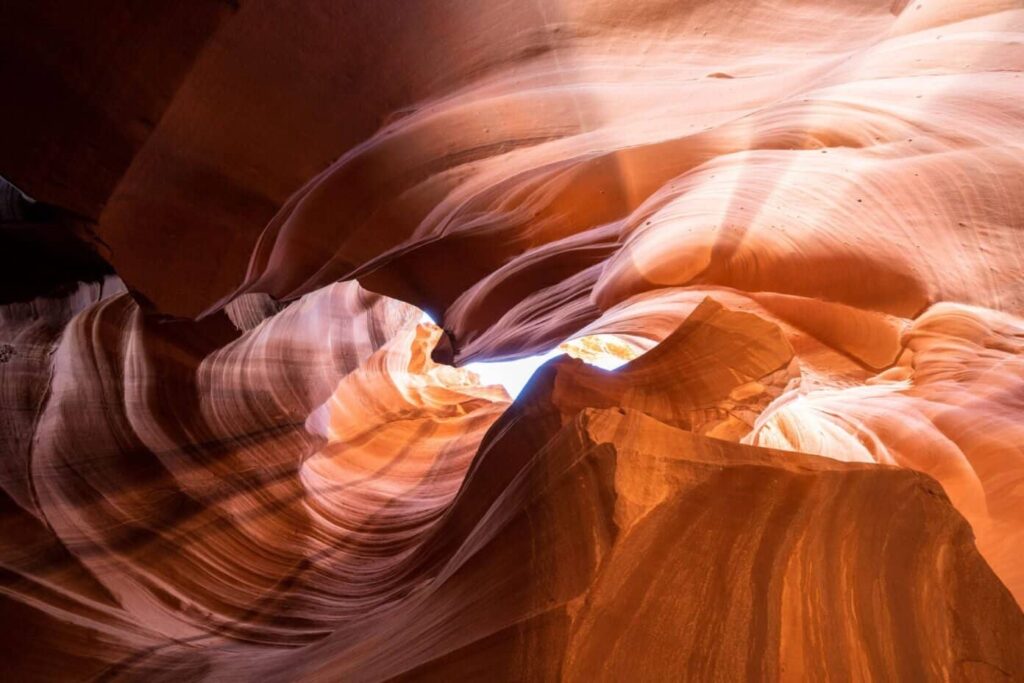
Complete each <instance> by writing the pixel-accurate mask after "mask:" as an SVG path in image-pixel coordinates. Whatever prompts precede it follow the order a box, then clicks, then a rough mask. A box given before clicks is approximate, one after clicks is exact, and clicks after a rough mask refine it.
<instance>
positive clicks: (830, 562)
mask: <svg viewBox="0 0 1024 683" xmlns="http://www.w3.org/2000/svg"><path fill="white" fill-rule="evenodd" d="M256 308H258V307H255V306H250V307H249V309H248V311H239V310H235V311H234V316H235V317H237V318H242V317H244V316H245V315H246V314H248V315H249V316H250V317H252V316H254V315H255V313H254V310H255V309H256ZM76 310H78V311H79V312H77V314H76V313H75V311H76ZM11 314H12V315H11V317H10V319H9V320H8V324H10V325H11V326H15V327H17V326H20V327H21V328H22V329H23V330H24V332H23V336H22V337H20V338H19V347H18V348H19V349H21V350H24V352H23V353H22V352H19V353H18V354H17V355H15V356H13V357H12V358H18V359H19V361H18V364H15V363H10V362H8V363H6V364H5V366H4V370H5V372H12V371H16V372H18V373H21V374H19V375H17V376H15V377H14V378H12V377H9V376H5V377H4V379H5V382H4V386H10V385H12V384H14V383H17V382H20V383H21V384H22V385H23V386H26V387H33V386H43V387H46V381H44V380H48V381H49V382H50V384H49V390H48V392H45V391H44V392H43V395H41V396H40V395H28V396H26V397H25V399H23V400H24V405H25V406H26V409H25V410H24V413H25V414H26V416H29V417H30V418H31V420H30V422H31V424H27V425H24V426H21V427H19V429H18V430H12V434H14V435H15V437H18V434H19V432H20V433H22V434H25V435H31V434H32V433H33V431H35V433H36V436H35V438H34V439H33V438H30V436H21V437H18V438H15V439H12V440H11V441H10V442H9V443H8V448H9V449H10V451H11V453H12V454H16V453H19V452H20V453H21V454H22V457H23V460H22V464H21V465H20V466H19V467H17V468H10V469H8V470H7V472H6V474H5V477H4V482H5V492H6V496H5V512H4V515H3V521H4V526H3V529H4V538H5V546H4V549H3V559H4V563H5V567H7V571H8V573H9V577H10V580H9V581H8V582H7V583H6V585H5V589H4V596H5V599H4V602H3V608H2V613H3V616H4V618H5V619H6V620H8V623H11V620H14V619H17V620H18V622H19V623H20V624H21V625H22V628H21V629H19V630H17V631H16V632H12V633H11V634H10V638H9V639H8V644H9V646H10V647H12V648H13V649H12V655H13V653H17V654H16V655H13V656H12V659H11V661H12V662H13V666H14V669H13V670H14V671H15V673H16V674H17V675H19V676H20V677H23V678H27V679H49V678H57V677H69V676H70V677H74V678H80V679H89V678H96V677H99V678H103V679H108V680H109V679H129V680H134V679H146V680H180V679H181V677H182V676H185V677H189V678H209V679H212V680H223V679H245V678H260V679H261V680H278V679H279V680H295V679H296V678H310V679H338V678H343V679H346V680H382V679H387V678H392V677H395V676H400V675H404V676H409V677H412V678H414V679H420V678H438V679H449V678H451V677H467V676H481V675H484V674H485V672H488V671H490V672H501V675H502V676H508V677H511V678H516V679H541V680H549V679H558V678H563V679H572V680H575V679H576V678H579V677H597V678H601V677H605V678H609V679H613V680H614V679H618V678H622V677H623V676H627V675H629V676H634V677H639V678H640V679H643V680H663V679H664V678H665V677H672V678H684V679H688V680H707V679H709V678H712V679H722V680H730V679H735V678H737V677H739V678H742V677H754V678H773V679H774V678H780V677H787V676H812V677H820V676H824V675H828V674H830V672H831V673H834V672H835V671H845V672H852V675H854V676H856V677H863V678H879V677H882V678H886V677H890V678H922V677H926V678H931V677H934V678H946V677H950V678H960V677H966V676H982V677H984V676H989V675H994V674H995V673H998V672H1006V673H1007V675H1009V676H1011V677H1012V676H1017V675H1022V674H1024V660H1022V659H1021V656H1020V653H1021V652H1024V613H1022V612H1021V610H1020V608H1019V607H1018V606H1017V604H1016V603H1015V602H1014V599H1013V597H1012V596H1011V594H1010V592H1009V591H1008V590H1007V589H1006V587H1005V586H1004V585H1003V584H1002V583H1001V582H1000V581H999V579H998V578H997V577H996V575H995V574H994V573H993V572H992V570H991V569H990V568H989V566H988V565H987V564H986V563H985V561H984V560H983V559H982V557H981V555H980V554H979V553H978V551H977V549H976V548H975V546H974V544H973V536H972V533H971V529H970V527H969V526H968V524H967V523H966V522H965V521H964V519H963V518H962V517H961V516H960V515H959V514H958V513H957V512H956V511H955V510H954V508H953V507H952V505H951V504H950V502H949V500H948V499H947V498H946V496H945V495H944V493H943V492H942V489H941V488H940V487H939V486H938V485H937V484H936V483H935V482H934V481H933V480H931V479H929V478H928V477H926V476H924V475H920V474H916V473H912V472H909V471H907V470H903V469H898V468H891V467H882V468H880V467H878V466H877V465H874V464H865V463H852V464H843V463H839V462H837V461H836V460H834V459H824V458H817V457H814V456H810V455H801V454H793V453H786V452H783V451H777V450H769V449H763V448H756V447H753V446H746V445H740V444H737V443H729V441H726V440H722V439H717V438H715V439H712V438H708V437H707V436H701V435H700V434H701V433H707V434H718V435H720V436H724V437H725V438H727V439H731V440H733V441H735V440H736V439H739V438H741V437H742V436H743V435H747V438H748V439H749V438H751V437H752V436H753V435H756V434H759V432H756V431H755V432H751V431H750V429H751V427H752V426H753V425H752V424H747V423H746V422H744V419H748V420H750V421H751V422H752V421H753V417H748V416H756V415H757V414H758V413H761V414H762V419H763V418H764V416H770V415H772V413H762V412H761V411H762V410H763V405H764V404H765V403H766V402H767V401H769V400H771V396H772V395H774V394H775V393H777V391H779V389H778V387H779V386H780V382H781V383H784V382H785V380H786V379H787V377H788V373H789V372H791V369H790V368H791V366H792V363H791V359H792V354H793V352H792V348H791V346H790V345H789V343H788V342H787V341H786V338H785V336H784V334H783V332H782V329H781V328H780V327H778V326H777V325H774V324H773V323H771V322H768V321H767V320H765V319H763V318H760V317H758V316H756V315H754V314H752V313H749V312H739V311H733V310H729V309H727V308H725V307H723V306H722V305H721V304H719V303H717V302H715V301H713V300H710V299H707V300H705V301H703V302H701V303H700V304H699V305H698V306H697V307H696V309H695V310H694V312H693V313H692V314H691V315H690V316H689V317H688V318H687V319H686V320H685V321H684V323H683V324H682V325H680V326H679V327H678V329H676V330H675V331H674V332H673V333H672V334H670V335H669V336H668V337H667V338H666V339H665V340H664V342H662V343H661V344H660V345H658V346H657V347H655V348H654V349H653V350H651V351H649V352H648V353H647V354H645V355H643V356H642V357H640V358H639V359H637V360H635V361H633V362H631V363H630V364H629V365H627V366H625V367H624V368H623V369H622V370H620V371H619V372H617V373H614V374H610V373H607V372H605V371H602V370H599V369H596V368H589V367H588V366H586V365H584V364H582V363H581V361H579V360H574V359H564V358H563V359H560V360H556V361H551V362H549V364H548V365H546V366H545V367H544V368H543V369H542V370H541V371H540V372H539V373H538V375H537V376H536V377H535V378H534V380H533V382H532V383H531V384H530V386H529V387H528V389H527V391H526V393H524V394H523V395H522V396H520V397H519V399H518V400H517V401H516V403H514V404H512V405H511V407H509V404H508V399H507V397H506V395H505V394H504V391H503V390H501V389H500V388H496V387H481V386H479V385H478V383H477V380H476V378H475V376H473V375H472V373H469V372H468V371H465V370H457V369H454V368H451V367H447V366H442V365H437V364H436V363H434V362H433V361H432V360H430V351H431V350H432V347H433V346H434V345H435V344H436V343H437V341H438V339H439V337H440V335H441V331H440V330H439V329H438V328H436V327H434V326H430V325H422V324H417V323H416V322H415V318H416V317H418V316H417V315H416V312H415V310H414V309H411V308H410V307H407V306H403V305H401V304H398V303H396V302H391V301H389V300H386V299H381V298H380V297H377V296H373V295H368V294H366V293H364V292H362V291H360V290H359V289H358V288H356V287H353V286H349V285H338V286H334V287H331V288H328V289H325V290H322V291H321V292H318V293H317V294H315V295H310V296H308V297H306V298H304V299H303V300H302V301H300V302H297V303H296V304H293V305H292V306H289V307H288V308H286V309H285V310H283V311H281V312H280V313H277V314H276V315H274V316H273V317H271V318H268V319H266V320H263V321H262V322H260V323H258V324H256V325H255V327H253V328H252V329H251V330H249V331H247V332H239V331H238V329H237V328H235V327H234V326H232V325H230V324H229V323H227V322H226V319H210V320H208V321H206V322H204V323H202V324H194V323H185V327H183V328H177V327H176V326H175V324H173V323H164V324H162V325H161V324H160V323H157V322H147V319H146V317H145V316H144V315H143V314H141V313H140V312H139V311H138V309H137V307H136V306H135V304H134V303H132V302H131V301H130V299H129V298H128V297H127V296H126V295H124V294H120V293H117V289H116V282H112V283H110V285H109V286H107V287H106V289H100V288H97V287H86V288H83V289H82V291H81V292H80V294H79V295H78V296H77V297H76V298H75V299H72V300H69V301H68V302H66V303H63V304H60V305H58V303H57V302H52V303H47V302H44V301H39V302H37V303H36V304H35V306H34V307H29V306H25V305H23V306H20V307H19V308H17V309H15V310H13V311H11ZM18 315H20V317H17V316H18ZM72 315H73V316H74V317H71V318H70V320H69V322H68V323H67V327H66V328H65V329H64V331H63V334H62V335H61V336H59V337H56V338H55V337H54V335H55V334H57V333H58V331H59V329H60V328H59V325H60V322H61V321H62V320H67V319H68V318H69V316H72ZM43 321H49V323H50V325H51V327H49V328H46V327H44V326H43V324H42V323H43ZM326 329H329V330H330V332H329V333H328V334H324V332H325V331H326ZM300 332H301V333H300ZM211 347H215V348H213V350H211ZM47 349H48V350H47ZM32 355H35V356H36V359H35V360H33V358H32V357H31V356H32ZM33 363H35V365H33ZM64 365H70V366H71V367H74V368H75V370H74V371H73V372H72V371H69V370H67V369H64V367H63V366H64ZM114 368H117V370H116V371H115V370H114ZM90 371H92V372H96V373H99V374H98V375H97V376H96V377H95V379H93V380H89V375H88V373H89V372H90ZM47 373H50V376H51V377H52V379H49V378H48V377H47ZM70 377H75V378H78V380H79V383H78V385H77V386H75V387H72V386H69V385H68V384H66V383H65V382H64V379H66V378H70ZM62 378H63V379H62ZM104 378H106V380H107V381H103V379H104ZM115 378H116V380H117V381H111V380H114V379H115ZM156 378H160V381H154V380H155V379H156ZM30 380H32V381H30ZM331 386H334V390H333V392H332V391H331V390H330V387H331ZM773 387H775V389H773ZM185 396H190V397H192V401H191V403H189V404H186V403H185V402H184V400H183V399H184V397H185ZM168 405H175V406H183V407H184V406H185V405H188V406H190V409H189V410H188V411H184V410H182V411H181V412H178V413H174V414H166V411H165V410H164V408H165V407H166V406H168ZM29 406H31V408H29ZM506 408H507V409H506ZM157 409H160V410H157ZM641 411H642V412H641ZM53 421H58V422H59V425H52V424H51V422H53ZM47 425H50V426H47ZM761 431H762V432H764V431H765V428H764V427H762V428H761ZM485 432H486V435H485ZM19 449H20V450H19ZM474 456H475V457H474ZM901 464H902V463H901ZM879 580H881V583H879ZM911 586H912V587H913V589H912V590H911V589H910V588H908V587H911ZM879 590H881V591H882V592H881V593H879ZM979 605H984V609H978V606H979ZM826 634H827V637H825V635H826Z"/></svg>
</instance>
